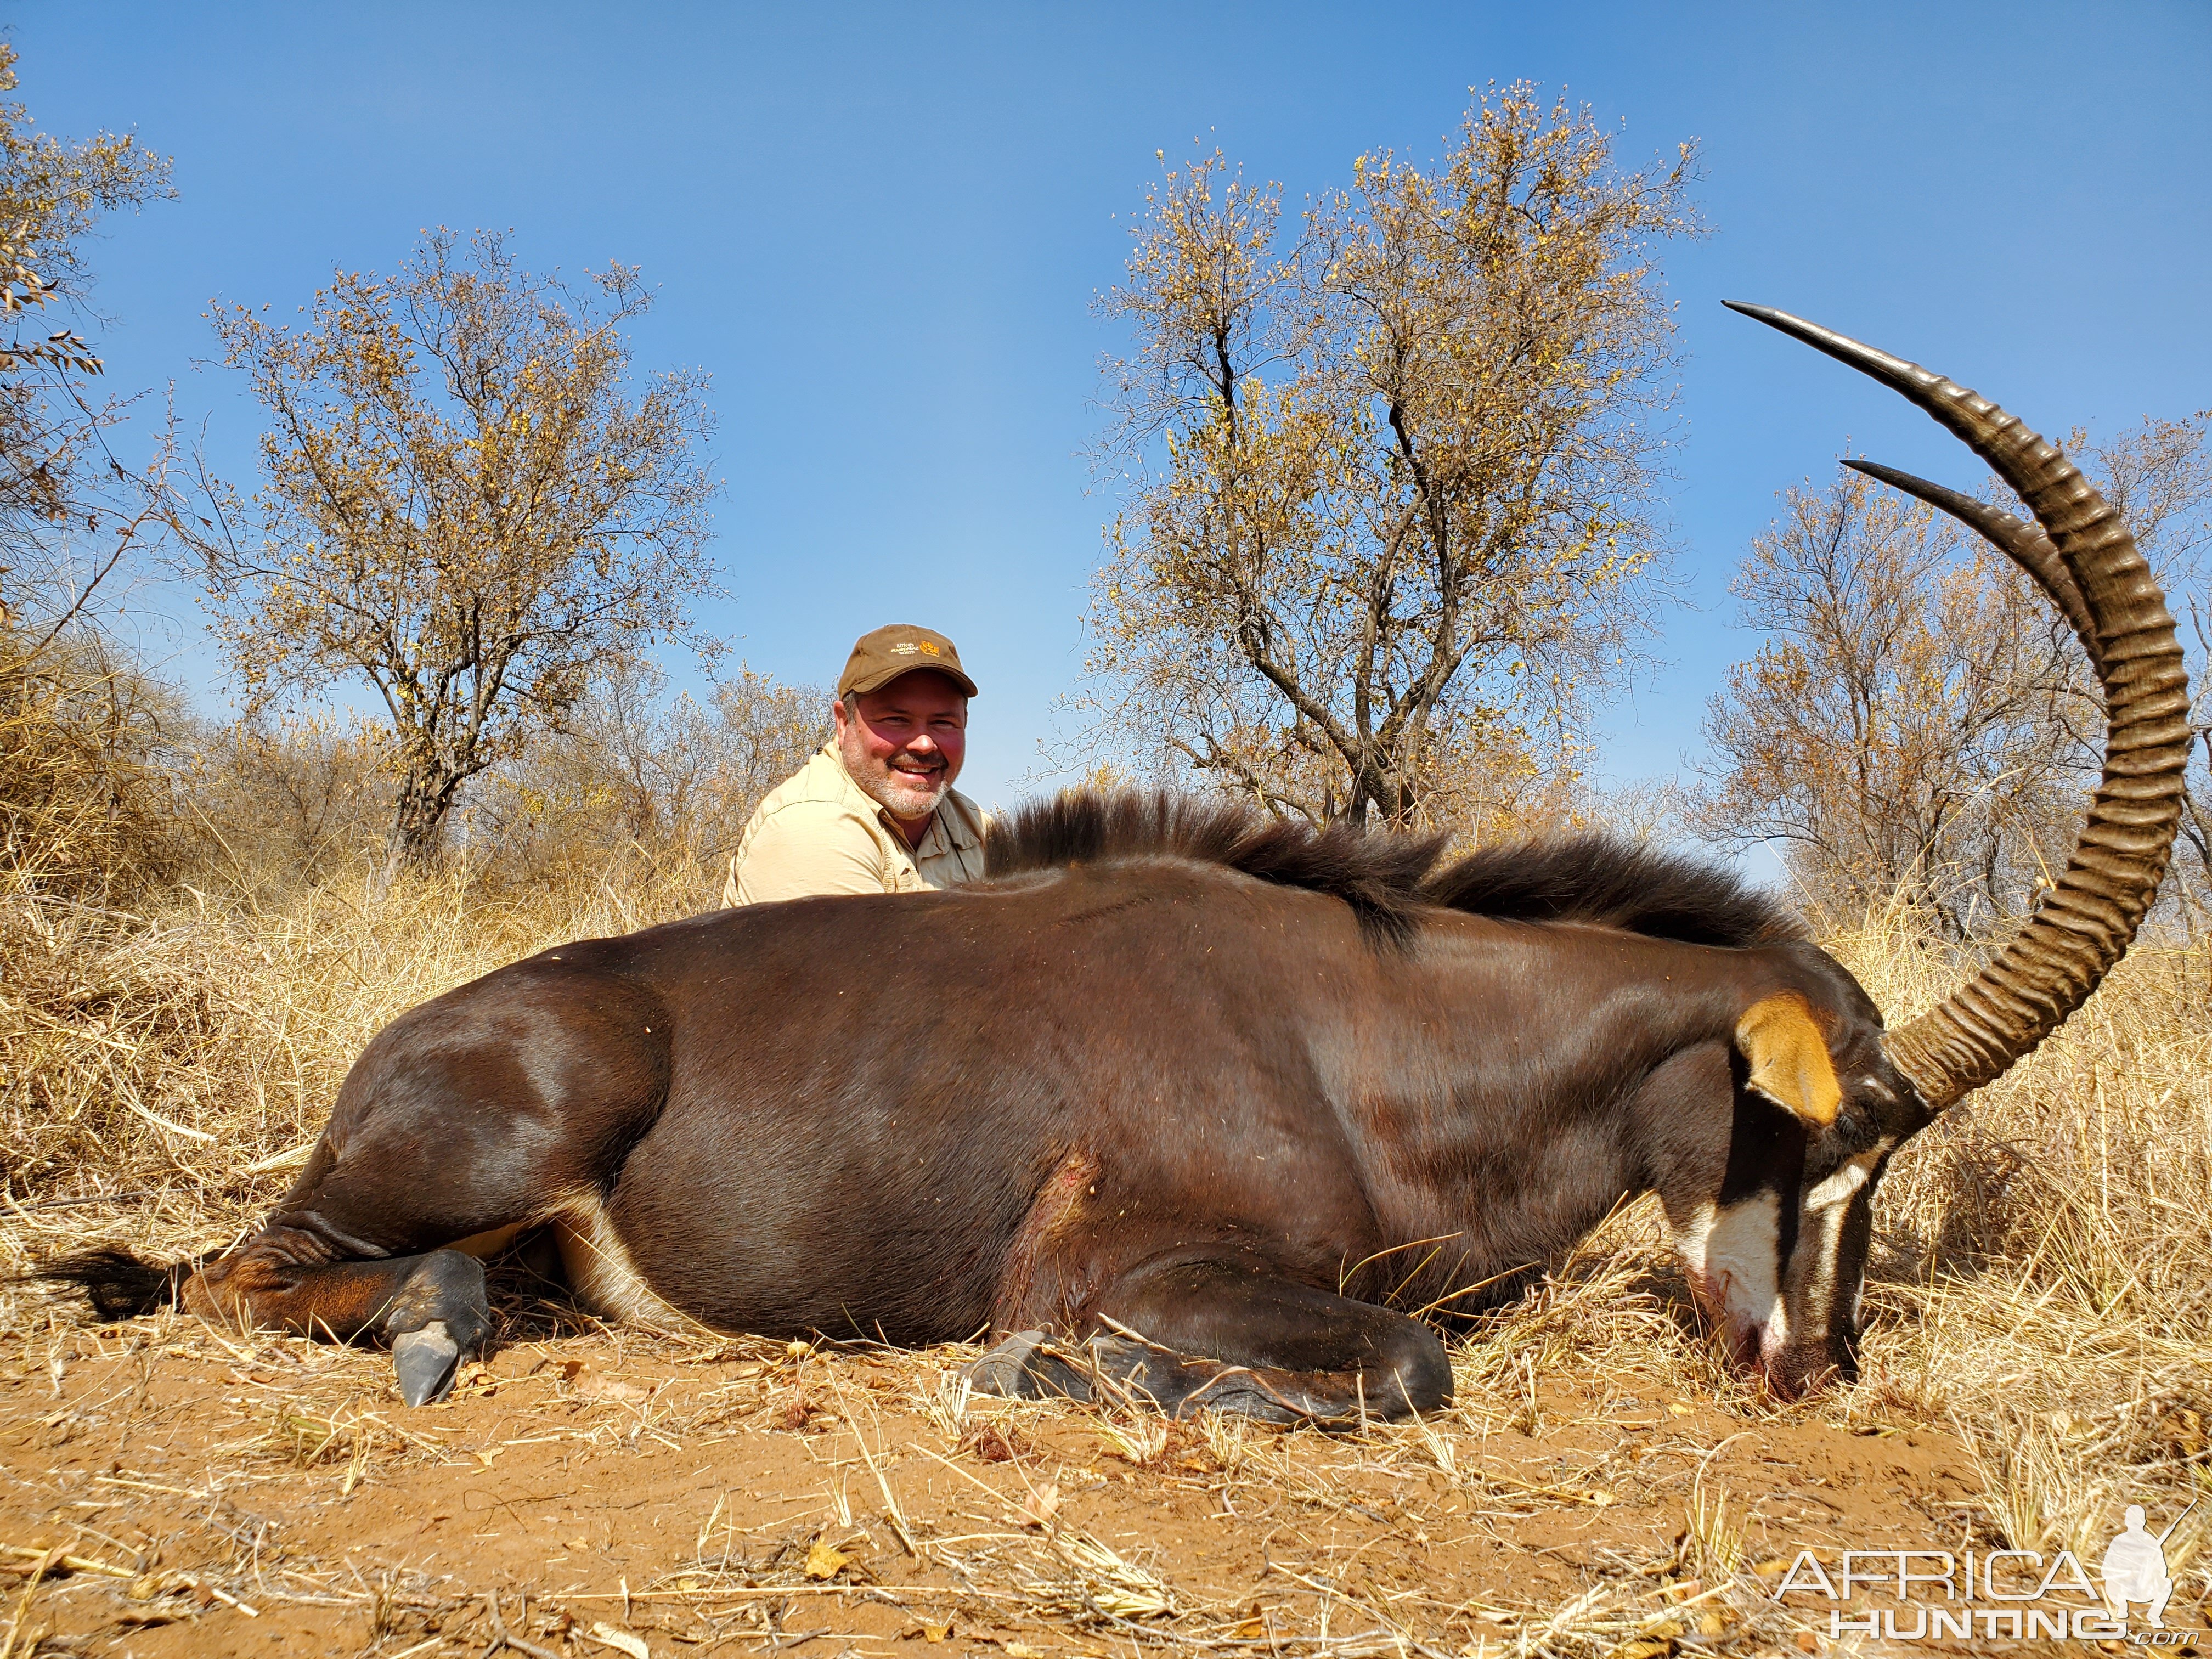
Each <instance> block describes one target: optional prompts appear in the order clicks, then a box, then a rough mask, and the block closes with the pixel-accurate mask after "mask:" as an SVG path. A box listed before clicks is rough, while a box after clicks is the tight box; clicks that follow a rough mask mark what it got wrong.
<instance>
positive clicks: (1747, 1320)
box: [1663, 946, 1928, 1398]
mask: <svg viewBox="0 0 2212 1659" xmlns="http://www.w3.org/2000/svg"><path fill="white" fill-rule="evenodd" d="M1802 955H1803V957H1807V958H1811V957H1818V962H1817V963H1810V964H1808V965H1812V966H1814V967H1816V968H1817V969H1818V970H1819V971H1817V972H1816V973H1814V974H1810V975H1802V976H1800V977H1801V983H1802V988H1801V989H1791V990H1786V991H1782V992H1778V993H1769V994H1765V995H1763V996H1760V997H1759V998H1758V999H1757V1000H1754V1001H1753V1003H1752V1004H1751V1005H1750V1006H1748V1007H1747V1009H1746V1010H1745V1012H1744V1013H1743V1016H1742V1018H1741V1019H1740V1020H1739V1022H1738V1024H1737V1025H1736V1029H1735V1040H1734V1042H1732V1044H1731V1045H1730V1053H1729V1105H1728V1108H1727V1111H1728V1116H1729V1126H1728V1134H1727V1141H1726V1146H1725V1149H1724V1151H1720V1152H1717V1153H1715V1154H1713V1155H1710V1156H1709V1157H1708V1158H1706V1159H1705V1160H1701V1162H1702V1164H1703V1169H1702V1178H1699V1179H1697V1180H1694V1181H1693V1182H1691V1183H1689V1184H1688V1185H1687V1187H1686V1188H1682V1187H1677V1188H1676V1189H1675V1190H1674V1191H1672V1192H1669V1193H1666V1194H1663V1196H1664V1197H1665V1198H1666V1200H1667V1208H1668V1218H1669V1221H1670V1223H1671V1225H1672V1226H1673V1230H1674V1242H1675V1246H1676V1248H1677V1249H1678V1250H1679V1251H1680V1254H1681V1255H1682V1258H1683V1261H1684V1264H1685V1266H1686V1267H1687V1268H1688V1269H1689V1273H1690V1278H1691V1282H1692V1285H1695V1286H1696V1288H1697V1291H1698V1295H1699V1300H1700V1301H1701V1302H1702V1303H1703V1304H1704V1305H1705V1309H1706V1311H1707V1313H1708V1314H1709V1315H1710V1316H1711V1318H1712V1319H1713V1321H1714V1322H1716V1323H1717V1325H1718V1326H1719V1327H1720V1328H1721V1329H1722V1330H1723V1333H1724V1334H1725V1337H1726V1340H1727V1341H1728V1343H1729V1347H1730V1348H1731V1350H1732V1351H1733V1352H1734V1353H1735V1358H1736V1360H1737V1362H1738V1363H1739V1364H1741V1365H1743V1366H1744V1367H1746V1368H1747V1370H1754V1371H1756V1372H1758V1373H1759V1375H1761V1376H1764V1377H1765V1379H1766V1381H1767V1383H1768V1384H1769V1385H1770V1386H1771V1388H1772V1389H1773V1390H1774V1391H1775V1392H1776V1393H1777V1394H1779V1395H1783V1396H1784V1398H1792V1397H1795V1396H1796V1395H1801V1394H1803V1393H1805V1392H1806V1391H1808V1389H1813V1388H1816V1387H1818V1386H1820V1384H1821V1383H1824V1382H1828V1381H1843V1382H1851V1381H1854V1380H1856V1378H1857V1376H1858V1334H1859V1303H1860V1297H1861V1294H1862V1292H1863V1289H1864V1286H1865V1282H1866V1265H1867V1253H1868V1248H1869V1243H1870V1241H1871V1238H1872V1235H1873V1223H1874V1209H1873V1203H1874V1194H1875V1188H1876V1187H1877V1186H1878V1185H1879V1184H1880V1183H1881V1176H1882V1171H1883V1170H1884V1169H1885V1168H1886V1167H1887V1164H1888V1162H1889V1158H1890V1156H1891V1154H1892V1153H1893V1152H1895V1151H1896V1149H1897V1147H1898V1146H1899V1144H1900V1143H1901V1142H1902V1141H1903V1140H1905V1138H1906V1137H1907V1136H1909V1135H1910V1134H1911V1133H1912V1132H1913V1131H1914V1130H1915V1129H1917V1128H1918V1127H1920V1126H1921V1125H1922V1124H1923V1123H1924V1122H1926V1121H1927V1120H1928V1113H1927V1111H1926V1109H1925V1108H1924V1107H1923V1106H1922V1105H1921V1104H1920V1103H1919V1098H1918V1097H1917V1094H1915V1092H1914V1091H1913V1089H1912V1087H1911V1085H1910V1084H1909V1083H1908V1082H1906V1080H1905V1078H1904V1077H1903V1075H1902V1074H1900V1073H1899V1072H1898V1070H1897V1069H1896V1067H1894V1066H1892V1065H1891V1064H1890V1062H1889V1060H1888V1058H1887V1055H1886V1054H1884V1053H1883V1050H1882V1031H1881V1016H1880V1014H1879V1013H1878V1012H1876V1010H1875V1006H1874V1004H1873V1003H1872V1001H1871V1000H1869V999H1868V997H1867V995H1866V994H1865V993H1864V992H1863V990H1861V989H1860V987H1859V986H1858V983H1857V981H1855V980H1853V979H1852V978H1851V977H1850V975H1848V974H1846V973H1844V970H1843V969H1841V968H1839V967H1838V966H1837V965H1836V964H1835V963H1833V962H1832V961H1830V960H1829V959H1828V958H1827V957H1826V956H1825V955H1820V953H1819V952H1816V951H1813V950H1812V949H1811V947H1809V946H1808V947H1802ZM1716 1164H1717V1169H1716V1168H1715V1167H1714V1166H1715V1165H1716Z"/></svg>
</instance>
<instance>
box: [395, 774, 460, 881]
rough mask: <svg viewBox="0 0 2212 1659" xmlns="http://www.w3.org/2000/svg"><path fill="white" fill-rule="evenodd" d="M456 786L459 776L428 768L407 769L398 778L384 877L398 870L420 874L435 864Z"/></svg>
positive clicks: (458, 783) (457, 785) (451, 807)
mask: <svg viewBox="0 0 2212 1659" xmlns="http://www.w3.org/2000/svg"><path fill="white" fill-rule="evenodd" d="M459 785H460V780H459V778H457V777H447V776H445V775H442V774H441V773H440V772H437V771H434V770H432V769H428V768H417V769H410V770H409V771H408V773H407V775H406V776H405V777H404V778H403V779H402V780H401V781H400V784H399V801H398V807H397V809H396V810H395V811H394V812H393V814H392V836H391V838H390V840H389V842H387V843H386V852H385V873H386V877H387V878H389V877H391V876H394V875H397V874H398V872H400V871H402V870H406V871H409V872H411V873H413V874H416V875H422V874H424V873H426V872H428V870H429V869H430V868H431V866H434V865H435V864H436V862H437V861H438V848H439V844H440V843H441V841H443V839H444V834H443V832H444V829H445V827H446V814H447V812H449V811H452V810H453V793H454V791H455V790H456V789H457V788H459Z"/></svg>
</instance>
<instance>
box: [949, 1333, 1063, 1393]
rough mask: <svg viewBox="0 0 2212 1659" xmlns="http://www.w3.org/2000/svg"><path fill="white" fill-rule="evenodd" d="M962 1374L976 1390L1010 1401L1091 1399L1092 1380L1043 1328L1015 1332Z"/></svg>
mask: <svg viewBox="0 0 2212 1659" xmlns="http://www.w3.org/2000/svg"><path fill="white" fill-rule="evenodd" d="M961 1375H962V1376H965V1377H966V1378H967V1379H968V1382H969V1386H970V1387H972V1388H973V1389H975V1392H976V1393H978V1394H995V1395H1001V1396H1003V1397H1005V1398H1006V1399H1009V1400H1048V1399H1067V1400H1075V1401H1087V1400H1089V1399H1090V1398H1091V1379H1090V1378H1089V1377H1087V1376H1085V1375H1084V1374H1083V1373H1082V1372H1081V1371H1080V1370H1077V1369H1076V1368H1075V1367H1074V1366H1073V1365H1072V1364H1069V1363H1068V1362H1067V1360H1066V1358H1063V1357H1062V1356H1061V1353H1060V1350H1059V1349H1057V1348H1055V1347H1054V1346H1053V1344H1052V1340H1051V1339H1050V1338H1048V1336H1046V1335H1045V1334H1044V1333H1043V1332H1042V1331H1017V1332H1016V1333H1015V1334H1013V1335H1012V1336H1010V1337H1008V1338H1007V1339H1006V1340H1005V1341H1003V1342H1001V1343H1000V1344H999V1346H997V1347H995V1348H994V1349H992V1350H991V1352H988V1353H987V1354H985V1355H984V1356H983V1357H982V1358H981V1359H978V1360H977V1361H975V1364H972V1365H970V1366H969V1367H968V1369H967V1370H965V1371H963V1372H962V1373H961Z"/></svg>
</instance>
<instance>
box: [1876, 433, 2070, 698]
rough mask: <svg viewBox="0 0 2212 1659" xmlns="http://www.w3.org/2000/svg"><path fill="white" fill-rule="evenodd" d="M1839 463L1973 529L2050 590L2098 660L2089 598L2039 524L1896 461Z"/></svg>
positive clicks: (2052, 599) (2055, 602) (2053, 599)
mask: <svg viewBox="0 0 2212 1659" xmlns="http://www.w3.org/2000/svg"><path fill="white" fill-rule="evenodd" d="M1844 465H1845V466H1847V467H1849V468H1850V470H1851V471H1854V472H1863V473H1865V474H1866V475H1867V477H1869V478H1878V479H1880V480H1881V482H1882V483H1886V484H1887V485H1888V486H1889V487H1890V488H1891V489H1901V490H1903V491H1904V492H1905V494H1906V495H1917V496H1918V497H1919V498H1920V499H1921V500H1922V501H1925V502H1927V503H1928V505H1929V506H1930V507H1935V508H1936V510H1937V511H1938V512H1942V513H1949V514H1950V515H1951V516H1952V517H1953V518H1954V519H1956V520H1959V522H1960V523H1961V524H1963V525H1965V526H1966V527H1967V528H1968V529H1969V530H1972V531H1976V532H1979V533H1980V535H1981V537H1982V538H1983V539H1984V541H1986V542H1988V543H1989V544H1990V546H1992V547H1994V548H1996V550H1997V551H1999V552H2000V553H2002V554H2003V555H2004V556H2006V557H2007V558H2008V559H2010V560H2011V561H2012V562H2014V563H2015V564H2016V565H2018V566H2019V567H2020V568H2021V569H2022V570H2025V571H2026V572H2027V574H2028V575H2029V576H2030V577H2032V578H2033V580H2034V582H2035V585H2036V586H2038V587H2040V588H2041V589H2042V590H2043V591H2044V592H2045V593H2048V594H2049V595H2050V596H2051V603H2052V604H2053V605H2057V607H2058V609H2059V610H2060V611H2062V612H2063V613H2064V615H2065V617H2066V620H2067V621H2068V622H2069V623H2072V624H2073V625H2074V631H2075V634H2076V635H2080V637H2081V648H2082V649H2083V650H2084V651H2087V653H2089V662H2090V665H2091V666H2095V665H2098V664H2100V663H2102V662H2103V661H2104V659H2105V647H2104V643H2103V641H2100V640H2099V639H2098V637H2097V624H2096V623H2095V621H2094V619H2093V618H2092V617H2090V615H2089V602H2088V600H2087V599H2083V598H2082V597H2081V584H2080V583H2078V582H2076V581H2075V580H2074V573H2073V572H2072V571H2070V570H2069V569H2068V568H2066V561H2065V560H2064V559H2063V558H2061V557H2060V556H2059V555H2058V550H2057V548H2056V547H2054V546H2052V545H2051V538H2050V537H2048V536H2046V535H2045V534H2044V533H2043V532H2042V530H2041V528H2040V527H2039V526H2035V525H2032V524H2030V523H2028V522H2027V520H2025V519H2018V518H2015V517H2014V516H2013V515H2012V514H2011V513H2008V512H2006V511H2005V510H2004V509H2003V508H2002V507H1991V506H1990V504H1989V503H1988V502H1987V501H1976V500H1975V499H1974V498H1973V497H1972V495H1965V494H1962V493H1961V492H1960V491H1959V490H1956V489H1946V488H1945V487H1944V486H1943V485H1942V484H1939V483H1929V482H1928V480H1927V479H1925V478H1918V477H1914V476H1913V475H1912V474H1911V473H1910V472H1906V471H1903V470H1901V469H1900V468H1898V467H1894V466H1884V465H1882V464H1881V462H1879V461H1848V460H1847V461H1845V462H1844Z"/></svg>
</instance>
